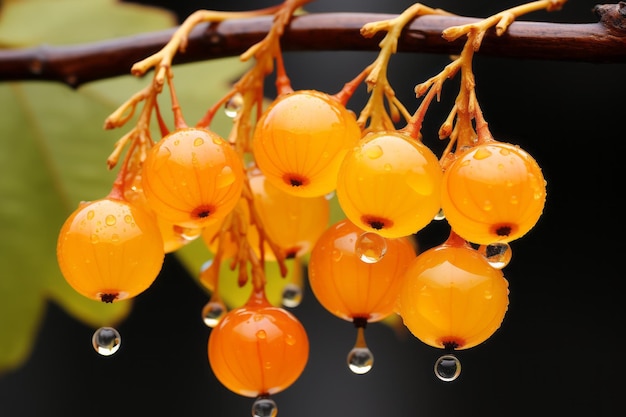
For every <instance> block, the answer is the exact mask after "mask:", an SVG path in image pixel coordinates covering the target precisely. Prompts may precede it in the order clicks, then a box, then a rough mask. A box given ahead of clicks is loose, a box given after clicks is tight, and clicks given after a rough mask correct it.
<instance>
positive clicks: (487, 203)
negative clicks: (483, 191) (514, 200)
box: [483, 200, 493, 211]
mask: <svg viewBox="0 0 626 417" xmlns="http://www.w3.org/2000/svg"><path fill="white" fill-rule="evenodd" d="M491 209H493V203H492V202H491V201H490V200H485V201H483V210H485V211H491Z"/></svg>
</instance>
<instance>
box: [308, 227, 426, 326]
mask: <svg viewBox="0 0 626 417" xmlns="http://www.w3.org/2000/svg"><path fill="white" fill-rule="evenodd" d="M363 233H364V232H363V230H361V229H360V228H359V227H357V226H356V225H354V224H353V223H352V222H350V221H349V220H347V219H345V220H341V221H339V222H337V223H336V224H334V225H333V226H331V227H330V228H328V230H327V231H326V232H325V233H324V234H323V235H322V236H321V237H320V238H319V240H318V241H317V243H316V245H315V247H314V248H313V251H312V252H311V256H310V258H309V283H310V285H311V290H312V291H313V293H314V294H315V298H317V300H318V301H319V302H320V304H322V306H324V308H325V309H326V310H328V311H329V312H331V313H332V314H334V315H335V316H337V317H339V318H342V319H344V320H348V321H354V319H356V318H360V319H367V321H368V322H375V321H379V320H382V319H384V318H386V317H388V316H389V315H390V314H392V313H394V312H395V310H396V306H397V298H398V294H399V292H400V289H401V288H402V281H403V278H404V271H405V270H406V268H407V267H408V266H409V265H410V264H411V262H412V261H413V260H414V259H415V256H416V255H415V249H414V247H413V245H412V244H411V242H410V240H409V239H408V238H407V237H402V238H398V239H387V240H386V245H387V250H386V253H385V254H384V256H383V257H382V258H381V259H380V260H379V261H378V262H375V263H367V262H364V261H363V260H362V259H361V257H360V255H359V253H358V250H357V244H358V243H357V242H358V238H359V236H360V235H361V234H363Z"/></svg>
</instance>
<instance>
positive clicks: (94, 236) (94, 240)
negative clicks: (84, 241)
mask: <svg viewBox="0 0 626 417" xmlns="http://www.w3.org/2000/svg"><path fill="white" fill-rule="evenodd" d="M99 241H100V237H99V236H98V234H97V233H92V234H91V243H93V244H96V243H98V242H99Z"/></svg>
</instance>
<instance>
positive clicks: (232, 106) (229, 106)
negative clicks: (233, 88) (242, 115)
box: [224, 93, 243, 118]
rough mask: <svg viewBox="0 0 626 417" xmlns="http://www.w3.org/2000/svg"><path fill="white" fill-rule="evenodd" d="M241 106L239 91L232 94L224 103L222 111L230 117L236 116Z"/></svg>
mask: <svg viewBox="0 0 626 417" xmlns="http://www.w3.org/2000/svg"><path fill="white" fill-rule="evenodd" d="M242 107H243V96H242V95H241V94H239V93H236V94H235V95H233V96H232V97H231V98H230V99H229V100H228V101H227V102H226V104H225V105H224V113H225V114H226V116H228V117H230V118H234V117H237V115H238V114H239V111H241V108H242Z"/></svg>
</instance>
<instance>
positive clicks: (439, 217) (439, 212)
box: [434, 209, 446, 220]
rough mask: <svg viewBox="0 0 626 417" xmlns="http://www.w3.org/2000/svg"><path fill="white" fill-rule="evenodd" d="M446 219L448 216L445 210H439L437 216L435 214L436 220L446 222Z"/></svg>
mask: <svg viewBox="0 0 626 417" xmlns="http://www.w3.org/2000/svg"><path fill="white" fill-rule="evenodd" d="M445 218H446V214H445V213H444V212H443V209H439V211H438V212H437V214H435V217H434V219H435V220H445Z"/></svg>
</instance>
